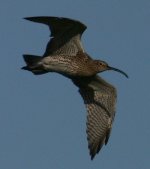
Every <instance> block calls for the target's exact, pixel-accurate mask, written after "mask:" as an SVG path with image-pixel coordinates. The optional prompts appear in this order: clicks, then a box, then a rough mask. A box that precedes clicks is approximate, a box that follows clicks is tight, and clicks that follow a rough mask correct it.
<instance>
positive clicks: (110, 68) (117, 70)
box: [108, 66, 129, 78]
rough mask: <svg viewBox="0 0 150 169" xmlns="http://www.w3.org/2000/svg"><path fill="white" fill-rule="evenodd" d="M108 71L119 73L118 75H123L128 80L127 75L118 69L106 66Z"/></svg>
mask: <svg viewBox="0 0 150 169" xmlns="http://www.w3.org/2000/svg"><path fill="white" fill-rule="evenodd" d="M108 70H114V71H116V72H119V73H121V74H123V75H124V76H125V77H126V78H129V77H128V75H127V74H126V73H125V72H123V71H122V70H120V69H117V68H114V67H110V66H108Z"/></svg>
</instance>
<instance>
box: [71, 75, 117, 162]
mask: <svg viewBox="0 0 150 169" xmlns="http://www.w3.org/2000/svg"><path fill="white" fill-rule="evenodd" d="M73 82H74V83H75V85H77V86H78V87H79V93H80V94H81V96H82V98H83V100H84V103H85V105H86V109H87V113H88V115H87V130H86V132H87V140H88V147H89V150H90V155H91V159H93V158H94V157H95V155H96V154H97V153H98V152H99V151H100V150H101V148H102V146H103V144H107V142H108V139H109V136H110V132H111V127H112V122H113V119H114V116H115V102H116V90H115V88H114V87H113V86H112V85H110V84H108V83H107V82H106V81H104V80H103V79H102V78H100V77H98V76H95V77H93V78H91V79H81V78H80V80H79V79H76V80H73Z"/></svg>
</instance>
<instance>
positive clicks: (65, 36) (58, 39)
mask: <svg viewBox="0 0 150 169" xmlns="http://www.w3.org/2000/svg"><path fill="white" fill-rule="evenodd" d="M25 19H27V20H30V21H33V22H38V23H43V24H46V25H48V26H49V29H50V31H51V35H50V37H51V39H50V41H49V42H48V44H47V48H46V51H45V53H44V55H43V56H44V57H45V56H48V55H55V54H62V55H69V56H76V54H77V53H78V52H80V51H81V52H84V49H83V46H82V43H81V35H82V33H83V32H84V31H85V29H86V26H85V25H84V24H82V23H81V22H79V21H76V20H71V19H68V18H60V17H45V16H41V17H27V18H25Z"/></svg>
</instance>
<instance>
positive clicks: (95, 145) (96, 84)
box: [22, 16, 128, 159]
mask: <svg viewBox="0 0 150 169" xmlns="http://www.w3.org/2000/svg"><path fill="white" fill-rule="evenodd" d="M25 19H27V20H29V21H33V22H38V23H43V24H46V25H48V27H49V29H50V31H51V36H50V37H51V38H50V41H49V42H48V44H47V47H46V51H45V53H44V55H43V56H42V57H40V56H34V55H23V57H24V60H25V62H26V64H27V65H26V66H25V67H23V68H22V69H24V70H28V71H31V72H32V73H33V74H35V75H41V74H44V73H48V72H56V73H60V74H62V75H64V76H66V77H68V78H70V79H71V80H72V81H73V83H74V84H75V85H76V86H77V87H78V88H79V93H80V94H81V96H82V98H83V100H84V104H85V106H86V109H87V123H86V124H87V129H86V132H87V140H88V148H89V151H90V155H91V159H93V158H94V157H95V155H96V154H97V153H98V152H99V151H100V149H101V148H102V146H103V145H104V144H105V145H106V144H107V142H108V139H109V136H110V132H111V128H112V123H113V121H114V117H115V104H116V97H117V94H116V93H117V92H116V89H115V87H113V86H112V85H111V84H109V83H108V82H106V81H105V80H104V79H102V78H101V77H99V76H98V75H97V74H98V73H100V72H103V71H106V70H114V71H117V72H120V73H122V74H123V75H125V76H126V77H128V76H127V74H126V73H125V72H123V71H121V70H119V69H116V68H114V67H111V66H109V65H108V64H107V63H106V62H104V61H102V60H94V59H92V58H91V57H90V56H89V55H88V54H87V53H86V52H85V50H84V48H83V46H82V42H81V36H82V34H83V32H84V31H85V29H86V26H85V25H84V24H83V23H81V22H79V21H76V20H72V19H69V18H61V17H44V16H42V17H27V18H25Z"/></svg>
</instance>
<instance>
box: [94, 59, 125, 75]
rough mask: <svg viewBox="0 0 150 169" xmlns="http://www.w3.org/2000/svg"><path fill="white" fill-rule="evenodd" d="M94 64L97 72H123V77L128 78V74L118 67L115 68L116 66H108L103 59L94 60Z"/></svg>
mask: <svg viewBox="0 0 150 169" xmlns="http://www.w3.org/2000/svg"><path fill="white" fill-rule="evenodd" d="M95 62H96V64H97V69H98V72H103V71H106V70H114V71H116V72H119V73H121V74H123V75H124V76H125V77H127V78H128V75H127V74H126V73H125V72H123V71H122V70H120V69H117V68H114V67H111V66H109V65H108V64H107V63H106V62H104V61H101V60H95Z"/></svg>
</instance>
